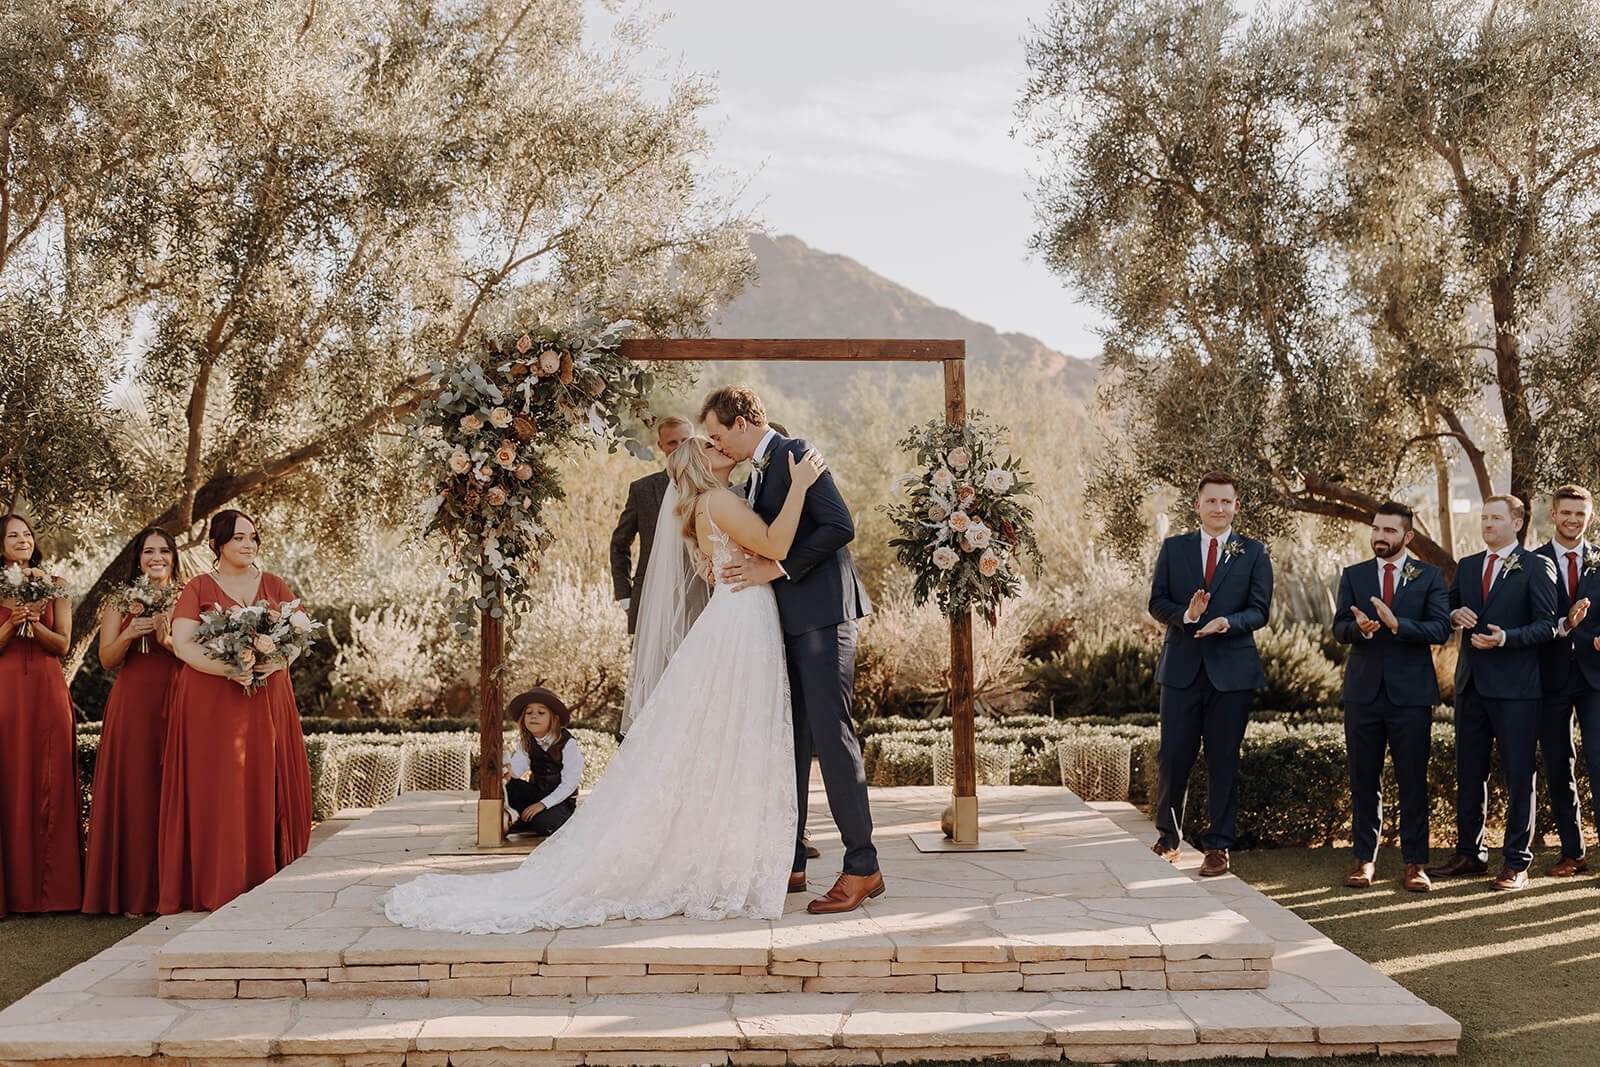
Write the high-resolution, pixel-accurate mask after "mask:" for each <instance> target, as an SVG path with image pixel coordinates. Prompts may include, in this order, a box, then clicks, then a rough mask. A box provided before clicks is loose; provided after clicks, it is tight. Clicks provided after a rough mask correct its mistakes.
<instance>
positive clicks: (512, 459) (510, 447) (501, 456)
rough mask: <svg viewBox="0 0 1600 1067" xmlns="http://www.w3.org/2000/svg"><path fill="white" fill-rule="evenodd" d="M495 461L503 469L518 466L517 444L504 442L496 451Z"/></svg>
mask: <svg viewBox="0 0 1600 1067" xmlns="http://www.w3.org/2000/svg"><path fill="white" fill-rule="evenodd" d="M494 461H495V462H496V463H498V464H500V466H502V467H515V466H516V465H517V443H516V442H515V441H504V442H502V443H501V445H500V447H499V448H497V449H495V450H494Z"/></svg>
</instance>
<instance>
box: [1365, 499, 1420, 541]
mask: <svg viewBox="0 0 1600 1067" xmlns="http://www.w3.org/2000/svg"><path fill="white" fill-rule="evenodd" d="M1378 515H1391V516H1393V517H1394V518H1397V519H1399V520H1400V529H1401V530H1403V531H1405V532H1406V533H1410V532H1411V530H1412V528H1413V523H1414V522H1415V521H1416V515H1417V513H1416V512H1414V511H1412V510H1411V509H1410V508H1408V507H1406V506H1405V505H1404V504H1402V503H1400V502H1399V501H1398V500H1385V501H1384V502H1383V503H1381V504H1379V505H1378V510H1377V511H1375V512H1373V517H1374V518H1376V517H1377V516H1378Z"/></svg>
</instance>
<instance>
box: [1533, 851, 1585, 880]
mask: <svg viewBox="0 0 1600 1067" xmlns="http://www.w3.org/2000/svg"><path fill="white" fill-rule="evenodd" d="M1588 869H1589V861H1588V860H1586V859H1584V858H1583V857H1581V856H1579V857H1577V858H1576V859H1574V858H1573V857H1571V856H1562V857H1561V858H1560V859H1559V860H1557V861H1556V863H1555V866H1553V867H1551V868H1550V869H1549V870H1548V871H1545V872H1544V873H1545V874H1547V875H1549V876H1550V877H1551V878H1571V877H1572V876H1573V875H1575V874H1582V873H1583V872H1584V871H1587V870H1588Z"/></svg>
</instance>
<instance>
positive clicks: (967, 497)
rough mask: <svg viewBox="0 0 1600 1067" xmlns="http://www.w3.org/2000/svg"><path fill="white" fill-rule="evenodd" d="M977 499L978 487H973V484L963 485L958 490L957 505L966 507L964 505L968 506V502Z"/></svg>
mask: <svg viewBox="0 0 1600 1067" xmlns="http://www.w3.org/2000/svg"><path fill="white" fill-rule="evenodd" d="M976 499H978V491H977V490H976V489H974V488H972V486H970V485H963V486H962V487H961V488H960V489H959V490H957V492H956V506H957V507H962V508H964V507H966V506H967V505H968V504H970V503H972V502H973V501H974V500H976Z"/></svg>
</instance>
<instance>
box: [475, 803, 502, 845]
mask: <svg viewBox="0 0 1600 1067" xmlns="http://www.w3.org/2000/svg"><path fill="white" fill-rule="evenodd" d="M504 810H505V805H504V804H503V803H501V802H500V801H498V800H482V799H480V800H479V801H478V847H480V848H499V847H500V846H501V845H503V844H505V842H506V838H505V831H504V829H503V827H504V825H505V824H504V823H502V822H501V821H500V813H501V812H503V811H504Z"/></svg>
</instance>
